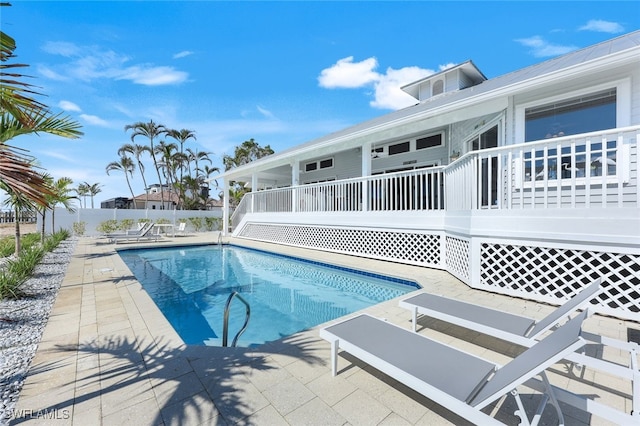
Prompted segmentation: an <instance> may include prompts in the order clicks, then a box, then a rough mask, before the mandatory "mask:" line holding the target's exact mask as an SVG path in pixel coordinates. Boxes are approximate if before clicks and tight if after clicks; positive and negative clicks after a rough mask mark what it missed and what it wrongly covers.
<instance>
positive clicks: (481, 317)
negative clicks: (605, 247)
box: [399, 279, 640, 421]
mask: <svg viewBox="0 0 640 426" xmlns="http://www.w3.org/2000/svg"><path fill="white" fill-rule="evenodd" d="M601 291H602V287H601V280H600V279H598V280H596V281H594V282H593V283H591V284H589V285H588V286H587V287H585V288H584V289H582V290H581V291H580V292H579V293H577V294H576V295H575V296H573V297H572V298H571V299H569V300H568V301H567V302H565V303H564V304H562V305H560V306H559V307H558V308H556V309H555V310H554V311H552V312H551V313H550V314H548V315H547V316H546V317H544V318H543V319H541V320H539V321H536V320H535V319H532V318H528V317H524V316H519V315H515V314H511V313H507V312H503V311H498V310H495V309H491V308H487V307H484V306H480V305H476V304H473V303H467V302H462V301H459V300H454V299H450V298H446V297H442V296H436V295H433V294H429V293H421V294H418V295H415V296H412V297H409V298H407V299H404V300H401V301H400V303H399V304H400V307H403V308H405V309H409V310H410V311H411V312H412V316H413V318H412V323H413V331H414V332H415V331H417V323H418V314H421V315H425V316H428V317H431V318H435V319H438V320H440V321H444V322H448V323H451V324H455V325H457V326H459V327H463V328H467V329H470V330H474V331H477V332H480V333H483V334H486V335H489V336H493V337H496V338H499V339H502V340H505V341H507V342H511V343H515V344H518V345H521V346H524V347H531V346H532V345H534V344H535V343H536V341H537V340H538V339H540V337H541V336H542V335H543V334H544V333H545V332H546V331H548V330H550V329H552V328H553V327H555V326H557V325H558V324H559V323H560V322H562V321H563V320H565V319H567V318H568V317H569V316H570V315H571V314H573V313H575V312H576V311H578V310H579V309H582V308H584V307H585V306H587V305H588V304H589V301H590V300H591V299H593V298H594V297H595V296H596V295H598V294H599V293H600V292H601ZM582 337H583V338H584V339H586V340H587V343H596V344H600V345H605V346H610V347H614V348H617V349H620V350H623V351H626V352H627V353H628V356H629V365H628V366H623V365H619V364H616V363H612V362H607V361H604V360H601V359H598V358H594V357H590V356H587V355H585V354H584V353H570V354H568V355H567V356H566V359H567V360H568V361H571V362H573V363H575V365H580V366H588V367H591V368H595V369H598V370H600V371H604V372H607V373H610V374H613V375H616V376H618V377H621V378H623V379H625V380H628V381H630V383H631V400H632V407H633V408H632V416H633V417H634V418H635V419H638V420H639V421H640V369H639V367H638V352H639V351H640V346H639V345H638V344H637V343H633V342H623V341H620V340H616V339H612V338H608V337H604V336H599V335H596V334H593V333H587V332H583V333H582ZM596 414H598V413H596Z"/></svg>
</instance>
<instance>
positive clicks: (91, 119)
mask: <svg viewBox="0 0 640 426" xmlns="http://www.w3.org/2000/svg"><path fill="white" fill-rule="evenodd" d="M80 118H81V119H82V120H84V121H86V122H87V123H88V124H92V125H94V126H105V127H106V126H108V125H109V123H107V122H106V121H105V120H103V119H102V118H100V117H98V116H95V115H89V114H80Z"/></svg>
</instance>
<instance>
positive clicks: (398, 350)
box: [320, 311, 587, 425]
mask: <svg viewBox="0 0 640 426" xmlns="http://www.w3.org/2000/svg"><path fill="white" fill-rule="evenodd" d="M586 316H587V312H586V311H585V312H583V313H581V314H579V315H578V316H576V317H575V318H573V319H572V320H570V321H568V322H567V323H566V324H564V325H563V326H562V327H560V328H558V329H556V330H554V331H553V332H552V333H551V334H550V335H549V336H547V337H546V338H545V339H543V340H541V341H540V342H537V343H536V344H534V345H533V346H532V347H530V348H529V349H527V350H526V351H525V352H523V353H522V354H520V355H519V356H518V357H517V358H514V359H513V360H512V361H510V362H509V363H508V364H506V365H504V366H502V367H500V366H499V365H497V364H495V363H493V362H489V361H487V360H484V359H482V358H479V357H476V356H474V355H471V354H469V353H466V352H463V351H460V350H458V349H455V348H453V347H451V346H448V345H446V344H443V343H439V342H436V341H434V340H431V339H429V338H427V337H425V336H422V335H420V334H416V333H412V332H411V331H410V330H406V329H404V328H402V327H399V326H396V325H393V324H390V323H388V322H385V321H383V320H379V319H376V318H374V317H372V316H369V315H366V314H361V315H358V316H356V317H353V318H350V319H347V320H345V321H342V322H340V323H338V324H335V325H331V326H328V327H325V328H323V329H321V330H320V337H322V338H323V339H325V340H328V341H329V342H331V358H332V359H331V368H332V373H333V375H334V376H335V375H336V374H337V360H338V350H339V349H343V350H344V351H346V352H349V353H350V354H352V355H354V356H355V357H357V358H359V359H361V360H362V361H364V362H366V363H367V364H370V365H371V366H373V367H375V368H376V369H378V370H380V371H382V372H383V373H385V374H387V375H389V376H391V377H392V378H394V379H396V380H398V381H399V382H401V383H403V384H405V385H406V386H408V387H410V388H412V389H413V390H415V391H416V392H419V393H420V394H422V395H424V396H426V397H427V398H429V399H431V400H432V401H434V402H436V403H438V404H440V405H442V406H443V407H446V408H447V409H449V410H451V411H452V412H454V413H457V414H458V415H460V416H462V417H464V418H465V419H467V420H469V421H472V422H474V423H476V424H483V425H484V424H501V423H499V422H498V421H497V420H496V419H494V418H493V417H491V416H489V415H488V414H486V413H484V412H482V411H481V410H482V409H483V408H485V407H487V406H488V405H489V404H491V403H492V402H494V401H495V400H497V399H498V398H500V397H501V396H503V395H505V394H507V393H512V394H513V395H514V397H515V399H516V403H517V404H518V408H519V411H518V412H517V415H518V416H520V418H521V419H522V421H523V423H521V424H530V423H529V422H530V421H529V419H528V418H527V417H528V416H527V414H526V412H525V409H524V406H523V404H522V401H521V400H520V396H519V394H518V392H517V387H518V386H520V385H522V384H524V383H525V382H526V381H528V380H529V379H532V378H533V377H535V376H537V375H540V376H541V377H542V381H543V383H544V387H545V397H543V398H542V401H541V403H540V406H539V407H538V410H537V411H536V414H535V415H534V417H533V422H532V423H531V424H536V423H537V422H538V421H539V419H540V415H541V414H542V412H543V410H544V406H545V405H546V404H547V402H548V401H550V402H551V403H552V404H553V405H554V406H555V408H556V412H557V414H558V417H559V420H560V424H562V423H563V422H564V420H563V415H562V412H561V410H560V408H559V404H558V401H557V400H556V397H555V388H553V387H552V386H551V385H550V384H549V381H548V380H547V378H546V375H545V369H546V368H547V367H549V366H551V365H553V364H554V363H556V362H557V361H559V360H561V359H563V358H564V357H565V356H566V355H567V354H569V353H572V352H574V351H576V350H577V349H578V348H580V347H581V346H583V345H584V339H582V338H581V337H580V334H581V326H582V322H583V320H584V319H585V318H586ZM363 409H366V408H363Z"/></svg>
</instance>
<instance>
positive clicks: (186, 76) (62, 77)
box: [0, 0, 640, 206]
mask: <svg viewBox="0 0 640 426" xmlns="http://www.w3.org/2000/svg"><path fill="white" fill-rule="evenodd" d="M0 13H1V15H0V25H1V26H2V30H3V31H4V32H6V33H8V34H9V35H11V36H12V37H13V38H14V39H15V40H16V43H17V46H18V48H17V50H16V54H17V55H18V57H17V59H16V61H19V62H21V63H26V64H29V65H30V67H29V68H28V69H26V71H25V73H26V74H29V75H31V76H33V77H34V79H33V80H32V81H31V82H32V83H34V84H36V85H37V86H39V91H40V92H41V93H44V94H46V95H47V96H46V97H43V98H41V99H40V100H42V101H43V102H45V103H46V104H47V105H49V106H50V107H51V108H52V110H53V111H54V112H65V113H66V114H68V115H70V116H71V117H73V118H75V119H76V120H77V121H79V122H80V123H81V124H82V125H83V129H82V130H83V131H84V137H82V138H81V139H79V140H67V139H62V138H58V137H52V136H47V135H40V136H38V137H34V136H24V137H19V138H16V139H14V140H13V141H12V144H13V145H16V146H18V147H21V148H25V149H28V150H29V151H30V154H32V155H33V156H35V157H36V158H37V160H38V162H39V164H40V165H41V166H42V167H44V168H45V169H47V171H48V173H49V174H51V175H53V176H54V177H56V178H59V177H62V176H68V177H71V178H72V179H73V180H74V183H75V184H77V183H80V182H85V181H86V182H89V183H90V184H93V183H100V184H102V185H103V187H102V192H101V193H100V194H99V195H98V196H97V197H96V200H95V201H96V203H98V206H99V202H100V201H102V200H105V199H108V198H112V197H117V196H127V195H129V191H128V189H127V188H126V185H125V180H124V176H123V175H122V174H121V173H117V172H114V173H111V176H108V175H107V174H106V172H105V166H106V165H107V164H108V163H109V162H111V161H115V160H117V159H118V155H117V150H118V148H119V147H120V146H121V145H123V144H124V143H128V142H129V141H130V138H129V134H127V133H125V132H124V126H125V125H127V124H132V123H135V122H138V121H145V122H146V121H149V120H150V119H153V120H154V121H156V122H158V123H161V124H164V125H166V126H168V127H170V128H175V129H184V128H186V129H191V130H194V131H195V132H196V136H197V141H196V142H189V143H188V145H187V146H188V147H190V148H191V149H193V150H195V149H197V150H199V151H208V152H211V153H213V154H212V155H211V157H212V159H213V161H214V164H213V165H215V166H218V167H222V165H221V158H222V156H223V155H224V154H231V153H232V152H233V149H234V147H235V146H237V145H239V144H241V143H242V142H243V141H245V140H248V139H250V138H254V139H255V140H256V141H257V142H258V143H259V144H260V145H262V146H264V145H271V147H272V148H273V149H274V150H275V151H276V152H278V151H281V150H283V149H285V148H288V147H291V146H294V145H297V144H299V143H303V142H306V141H309V140H312V139H314V138H316V137H319V136H322V135H325V134H327V133H330V132H333V131H336V130H339V129H342V128H345V127H348V126H350V125H353V124H356V123H359V122H362V121H365V120H368V119H371V118H374V117H377V116H380V115H383V114H385V113H388V112H390V111H393V110H396V109H399V108H403V107H406V106H408V105H411V104H412V103H413V98H411V97H409V96H408V95H406V94H404V93H403V92H401V91H400V90H399V87H400V86H402V85H404V84H407V83H409V82H411V81H415V80H417V79H420V78H422V77H425V76H427V75H429V74H431V73H434V72H437V71H439V70H441V69H442V68H443V67H446V66H449V65H452V64H458V63H460V62H463V61H466V60H469V59H471V60H473V61H474V63H475V64H476V65H477V66H478V68H480V70H481V71H482V72H483V73H484V74H485V75H486V76H487V77H488V78H493V77H497V76H499V75H503V74H506V73H508V72H511V71H515V70H517V69H520V68H523V67H525V66H528V65H531V64H535V63H538V62H541V61H544V60H546V59H550V58H552V57H554V56H558V55H561V54H563V53H567V52H569V51H572V50H575V49H580V48H583V47H586V46H589V45H592V44H595V43H598V42H600V41H603V40H607V39H610V38H613V37H616V36H618V35H621V34H623V33H628V32H631V31H635V30H638V29H639V28H640V2H638V1H624V2H615V1H603V2H597V1H585V2H579V1H567V2H562V1H553V2H551V1H549V2H546V1H534V2H520V1H510V2H507V1H501V2H479V1H472V2H462V1H449V2H445V1H440V2H436V1H411V2H402V1H390V2H382V1H357V2H342V1H328V2H306V1H291V2H253V1H236V2H220V1H192V2H187V1H175V2H171V1H160V2H150V1H136V2H134V1H116V2H97V1H64V2H63V1H20V0H17V1H13V2H12V6H11V7H2V8H0ZM136 141H137V142H138V143H146V141H144V140H143V139H140V140H136ZM148 164H149V167H148V170H149V168H150V167H151V163H150V162H149V163H148ZM147 176H150V173H148V172H147ZM150 183H151V182H150ZM133 187H134V192H135V193H136V194H141V193H143V191H144V189H143V184H142V179H141V178H140V175H139V174H136V175H134V178H133Z"/></svg>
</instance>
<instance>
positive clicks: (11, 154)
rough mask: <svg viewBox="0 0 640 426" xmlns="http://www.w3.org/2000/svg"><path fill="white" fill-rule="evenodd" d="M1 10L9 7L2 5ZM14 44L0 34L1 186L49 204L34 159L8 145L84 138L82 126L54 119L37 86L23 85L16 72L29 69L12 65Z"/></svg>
mask: <svg viewBox="0 0 640 426" xmlns="http://www.w3.org/2000/svg"><path fill="white" fill-rule="evenodd" d="M0 6H10V4H9V3H4V2H3V3H0ZM15 50H16V42H15V40H14V39H13V38H12V37H11V36H9V35H8V34H5V33H4V32H3V31H0V183H2V184H3V185H4V186H5V187H6V188H7V189H8V190H9V191H13V192H16V193H19V194H22V195H23V196H25V197H27V198H29V199H32V200H34V201H35V202H36V203H37V204H40V205H44V204H46V199H45V197H46V195H47V194H48V193H49V192H48V189H47V186H46V184H45V182H44V181H43V179H42V177H41V176H40V174H39V173H38V172H37V171H35V170H34V169H33V166H32V164H31V163H32V161H31V158H27V157H25V155H24V154H23V153H18V152H17V149H16V148H15V147H12V146H9V145H7V144H6V142H7V141H9V140H10V139H13V138H15V137H16V136H20V135H26V134H37V133H39V132H43V133H51V134H55V135H59V136H62V137H66V138H77V137H80V136H81V135H82V132H80V130H79V129H80V125H79V124H78V123H77V122H75V121H73V120H71V119H70V118H68V117H63V116H61V115H60V114H58V115H51V112H50V111H49V110H48V107H47V106H46V105H45V104H43V103H41V102H39V101H37V100H35V99H34V98H33V96H34V95H39V93H38V92H36V91H34V90H33V89H34V86H33V85H31V84H29V83H25V82H23V81H21V79H22V78H23V77H24V76H23V75H22V74H20V73H19V72H17V71H16V69H18V68H25V67H28V65H26V64H20V63H9V60H11V59H13V58H15V55H14V52H15Z"/></svg>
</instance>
